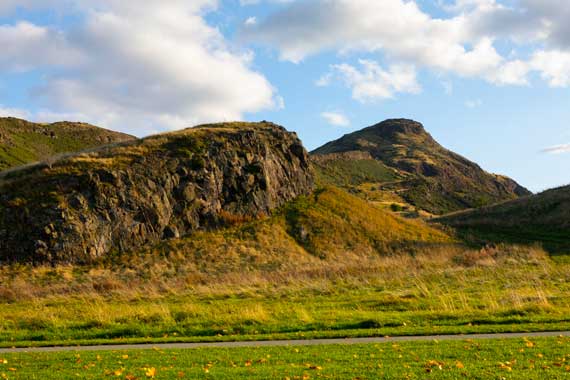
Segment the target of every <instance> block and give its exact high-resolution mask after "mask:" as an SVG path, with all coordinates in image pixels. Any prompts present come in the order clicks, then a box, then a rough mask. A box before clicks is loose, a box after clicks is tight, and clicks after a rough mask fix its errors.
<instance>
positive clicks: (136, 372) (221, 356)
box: [0, 337, 570, 380]
mask: <svg viewBox="0 0 570 380" xmlns="http://www.w3.org/2000/svg"><path fill="white" fill-rule="evenodd" d="M569 372H570V340H569V339H568V338H563V337H558V338H539V339H508V340H481V341H473V340H464V341H442V342H437V341H430V342H403V343H398V344H395V343H384V344H367V345H348V346H347V345H329V346H308V347H265V348H230V349H220V348H217V349H213V348H207V349H192V350H159V349H155V350H145V351H102V352H80V353H79V352H65V353H18V354H5V355H0V376H2V378H4V379H12V380H16V379H26V380H28V379H42V380H50V379H57V380H66V379H76V378H82V379H102V378H116V379H128V380H134V379H228V380H230V379H231V380H234V379H289V380H293V379H299V380H301V379H303V380H308V379H362V380H364V379H529V380H530V379H567V378H568V376H569V375H570V374H569Z"/></svg>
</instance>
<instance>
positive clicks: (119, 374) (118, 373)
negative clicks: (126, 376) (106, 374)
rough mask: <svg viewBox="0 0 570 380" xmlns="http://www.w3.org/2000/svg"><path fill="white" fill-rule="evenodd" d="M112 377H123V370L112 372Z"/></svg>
mask: <svg viewBox="0 0 570 380" xmlns="http://www.w3.org/2000/svg"><path fill="white" fill-rule="evenodd" d="M113 375H115V376H122V375H123V369H122V368H121V369H118V370H116V371H114V372H113Z"/></svg>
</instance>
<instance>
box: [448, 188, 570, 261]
mask: <svg viewBox="0 0 570 380" xmlns="http://www.w3.org/2000/svg"><path fill="white" fill-rule="evenodd" d="M437 221H438V222H440V223H443V224H447V225H450V226H452V227H455V228H457V229H458V230H459V231H460V232H461V233H462V234H463V235H464V236H465V237H466V238H467V239H471V240H474V241H475V242H485V241H489V242H516V243H533V242H537V243H541V244H543V245H544V247H545V248H547V249H548V250H549V251H550V252H552V253H570V186H565V187H560V188H557V189H552V190H548V191H545V192H543V193H540V194H537V195H533V196H529V197H523V198H520V199H516V200H513V201H509V202H504V203H500V204H497V205H492V206H489V207H483V208H480V209H476V210H468V211H464V212H459V213H454V214H450V215H447V216H444V217H442V218H439V219H437Z"/></svg>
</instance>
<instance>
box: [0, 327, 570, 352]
mask: <svg viewBox="0 0 570 380" xmlns="http://www.w3.org/2000/svg"><path fill="white" fill-rule="evenodd" d="M557 336H570V331H553V332H536V333H502V334H469V335H427V336H398V337H377V338H341V339H307V340H267V341H253V342H252V341H248V342H218V343H163V344H120V345H99V346H71V347H37V348H3V349H0V354H2V353H16V352H62V351H118V350H149V349H161V350H165V349H192V348H212V347H217V348H236V347H275V346H316V345H324V344H366V343H388V342H410V341H433V340H438V341H441V340H466V339H513V338H525V337H526V338H537V337H557Z"/></svg>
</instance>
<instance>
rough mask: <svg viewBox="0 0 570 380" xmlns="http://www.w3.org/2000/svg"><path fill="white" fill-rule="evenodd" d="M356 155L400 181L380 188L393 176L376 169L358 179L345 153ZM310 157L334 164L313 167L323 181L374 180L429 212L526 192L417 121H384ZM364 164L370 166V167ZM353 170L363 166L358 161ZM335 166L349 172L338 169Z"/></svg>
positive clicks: (354, 181)
mask: <svg viewBox="0 0 570 380" xmlns="http://www.w3.org/2000/svg"><path fill="white" fill-rule="evenodd" d="M355 152H358V153H360V154H367V155H369V156H370V158H373V159H375V160H377V161H378V164H377V165H376V166H382V167H386V171H387V172H390V170H391V171H392V173H394V172H395V177H397V178H400V179H401V180H400V181H398V182H397V183H389V184H385V183H384V182H390V180H393V179H394V178H388V177H382V176H378V175H377V174H376V173H377V171H378V169H377V168H372V169H371V170H370V175H369V176H368V178H367V177H366V176H364V175H362V173H361V172H362V170H361V169H354V166H355V164H354V162H353V161H355V160H354V158H353V157H351V156H350V155H349V153H352V154H355ZM311 153H312V155H313V157H314V159H315V162H317V163H320V162H332V163H334V164H326V165H319V164H317V168H318V170H319V171H320V173H321V178H323V179H324V180H325V181H328V182H330V183H335V184H338V181H339V179H340V180H341V181H343V182H345V183H349V184H351V185H360V184H362V183H365V182H378V183H379V184H380V185H384V186H381V187H383V189H380V190H384V191H390V192H392V193H395V194H398V195H399V196H401V197H402V198H403V199H405V201H406V202H407V203H409V204H412V205H414V206H416V207H417V208H420V209H422V210H425V211H428V212H430V213H432V214H443V213H448V212H451V211H457V210H463V209H466V208H473V207H480V206H484V205H488V204H492V203H496V202H499V201H503V200H510V199H515V198H517V197H519V196H523V195H528V194H530V192H529V191H528V190H526V189H525V188H523V187H522V186H520V185H519V184H517V183H516V182H515V181H513V180H511V179H509V178H507V177H504V176H499V175H495V174H490V173H487V172H485V171H484V170H482V169H481V168H480V167H479V166H478V165H477V164H475V163H473V162H471V161H469V160H467V159H466V158H464V157H461V156H460V155H458V154H456V153H453V152H451V151H449V150H447V149H445V148H443V147H442V146H441V145H440V144H438V143H437V142H436V141H435V140H434V139H433V138H432V137H431V136H430V135H429V133H427V132H426V131H425V129H424V127H423V126H422V125H421V124H420V123H417V122H414V121H412V120H405V119H398V120H386V121H384V122H382V123H380V124H377V125H374V126H372V127H368V128H365V129H363V130H360V131H357V132H354V133H351V134H348V135H345V136H343V137H342V138H340V139H338V140H335V141H331V142H329V143H327V144H325V145H324V146H322V147H320V148H318V149H316V150H315V151H313V152H311ZM327 157H332V158H331V159H327ZM367 165H368V166H369V167H370V166H371V165H370V163H368V164H367ZM358 166H363V165H362V163H359V165H358ZM339 167H341V168H343V169H344V168H346V167H348V168H349V169H350V170H346V169H344V170H339V169H338V168H339ZM339 172H340V173H341V175H340V176H339V175H338V173H339ZM347 177H348V178H347ZM392 177H394V174H393V175H392ZM371 179H372V181H371Z"/></svg>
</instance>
